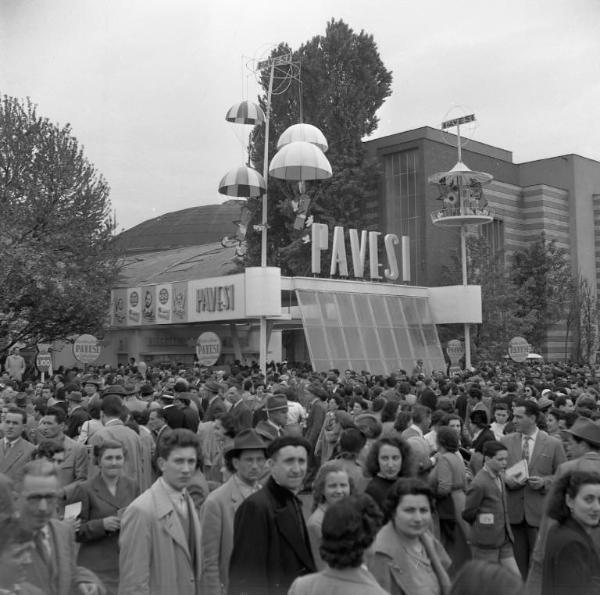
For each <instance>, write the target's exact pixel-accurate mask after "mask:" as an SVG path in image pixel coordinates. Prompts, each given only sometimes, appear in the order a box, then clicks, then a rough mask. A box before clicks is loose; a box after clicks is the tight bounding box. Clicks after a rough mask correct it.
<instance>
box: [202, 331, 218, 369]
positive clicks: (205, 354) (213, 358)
mask: <svg viewBox="0 0 600 595" xmlns="http://www.w3.org/2000/svg"><path fill="white" fill-rule="evenodd" d="M196 355H197V356H198V363H199V364H200V365H201V366H212V365H214V364H216V363H217V360H218V359H219V356H220V355H221V339H220V338H219V335H216V334H215V333H211V332H207V333H202V334H201V335H200V336H199V337H198V340H197V341H196Z"/></svg>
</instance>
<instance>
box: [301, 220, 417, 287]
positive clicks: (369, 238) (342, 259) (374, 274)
mask: <svg viewBox="0 0 600 595" xmlns="http://www.w3.org/2000/svg"><path fill="white" fill-rule="evenodd" d="M347 235H348V242H346V234H345V233H344V228H343V227H340V226H337V227H334V228H333V239H332V246H331V264H330V267H329V274H330V275H331V276H334V275H340V276H342V277H348V276H349V274H348V252H347V248H348V246H349V247H350V260H351V262H352V270H353V273H354V277H356V278H357V279H362V278H364V277H365V272H366V271H365V268H368V274H369V277H370V278H371V279H373V280H377V279H383V278H385V279H388V280H389V281H395V280H396V279H401V280H402V281H410V252H409V248H410V239H409V237H408V236H402V239H401V240H400V239H399V238H398V236H397V235H396V234H393V233H388V234H386V235H385V236H384V237H383V238H382V237H381V232H379V231H366V230H363V231H361V232H360V236H359V234H358V230H356V229H349V230H348V234H347ZM382 240H383V247H384V254H385V259H386V261H385V262H384V263H380V262H379V245H380V242H381V241H382ZM398 245H400V246H401V261H400V262H398V256H397V253H396V246H398ZM328 248H329V229H328V227H327V225H326V224H325V223H313V225H312V254H311V257H312V258H311V260H312V267H311V269H312V272H313V274H320V273H321V253H322V252H323V251H325V250H328ZM367 253H368V257H369V258H368V266H367V267H365V261H366V259H367ZM382 264H384V266H385V268H384V270H383V276H382V275H381V272H380V268H381V265H382Z"/></svg>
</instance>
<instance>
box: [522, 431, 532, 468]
mask: <svg viewBox="0 0 600 595" xmlns="http://www.w3.org/2000/svg"><path fill="white" fill-rule="evenodd" d="M530 440H531V436H523V458H524V459H525V460H526V461H527V462H528V463H529V454H530V453H529V441H530Z"/></svg>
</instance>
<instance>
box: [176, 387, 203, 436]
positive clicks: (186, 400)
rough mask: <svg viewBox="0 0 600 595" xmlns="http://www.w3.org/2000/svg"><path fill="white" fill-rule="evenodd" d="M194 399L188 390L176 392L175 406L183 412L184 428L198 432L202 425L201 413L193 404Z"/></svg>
mask: <svg viewBox="0 0 600 595" xmlns="http://www.w3.org/2000/svg"><path fill="white" fill-rule="evenodd" d="M191 403H192V399H191V397H190V395H189V393H187V392H183V391H182V392H176V393H175V407H177V409H179V411H181V413H183V426H182V427H183V428H185V429H187V430H191V431H192V432H194V433H196V432H197V431H198V426H199V425H200V415H198V412H197V411H196V410H195V409H194V408H193V407H192V406H191Z"/></svg>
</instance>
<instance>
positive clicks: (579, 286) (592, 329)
mask: <svg viewBox="0 0 600 595" xmlns="http://www.w3.org/2000/svg"><path fill="white" fill-rule="evenodd" d="M565 293H566V295H567V298H566V299H567V305H566V315H565V326H566V334H565V353H568V351H567V350H568V348H569V339H570V340H571V342H572V346H571V354H570V355H571V357H572V358H573V359H574V360H575V361H578V362H587V363H594V361H593V360H594V358H595V355H596V350H597V348H598V299H597V296H596V294H595V293H594V291H593V290H592V287H591V285H590V283H589V281H588V280H587V279H586V278H585V277H582V276H581V275H579V276H578V277H573V278H572V279H571V282H570V284H569V286H568V287H567V288H566V291H565Z"/></svg>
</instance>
